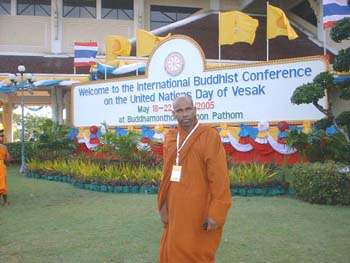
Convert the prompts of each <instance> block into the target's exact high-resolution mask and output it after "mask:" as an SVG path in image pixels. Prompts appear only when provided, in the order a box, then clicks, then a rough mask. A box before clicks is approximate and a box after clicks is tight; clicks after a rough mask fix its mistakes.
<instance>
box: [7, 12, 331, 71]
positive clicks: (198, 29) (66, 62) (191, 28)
mask: <svg viewBox="0 0 350 263" xmlns="http://www.w3.org/2000/svg"><path fill="white" fill-rule="evenodd" d="M255 18H257V19H258V20H259V27H258V29H257V32H256V37H255V42H254V43H253V45H249V44H247V43H236V44H234V45H224V46H222V47H221V59H223V60H243V61H265V60H266V46H267V43H266V37H265V36H266V26H265V25H266V17H264V16H257V17H255ZM294 29H295V31H296V32H297V34H298V35H299V37H298V38H297V39H295V40H291V41H290V40H288V38H287V37H285V36H280V37H277V38H275V39H271V40H269V59H270V60H274V59H284V58H295V57H305V56H313V55H322V54H323V47H322V46H319V45H317V44H316V43H315V42H313V41H312V40H311V39H310V38H309V37H308V35H306V34H305V33H304V32H302V31H301V30H299V29H298V28H295V27H294ZM168 33H171V34H172V35H175V34H180V35H186V36H189V37H191V38H193V39H194V40H195V41H197V42H198V44H199V45H200V46H201V48H202V49H203V51H204V54H205V56H206V58H207V59H218V58H219V55H218V54H219V50H218V15H217V14H209V15H208V16H205V17H202V18H200V19H198V20H195V21H192V22H190V23H188V24H185V25H181V26H179V27H176V28H172V29H169V30H168V31H166V32H163V33H162V36H165V35H167V34H168ZM135 54H136V52H135V43H134V45H133V48H132V51H131V55H133V56H134V55H135ZM329 55H330V57H331V62H332V60H333V54H331V53H330V54H329ZM0 61H1V63H0V72H1V73H8V72H16V71H17V66H18V65H20V64H24V65H25V66H26V68H27V72H31V73H47V74H73V73H74V68H73V57H45V56H20V55H11V56H10V55H2V56H0ZM88 72H89V67H84V68H77V69H76V73H77V74H85V73H88Z"/></svg>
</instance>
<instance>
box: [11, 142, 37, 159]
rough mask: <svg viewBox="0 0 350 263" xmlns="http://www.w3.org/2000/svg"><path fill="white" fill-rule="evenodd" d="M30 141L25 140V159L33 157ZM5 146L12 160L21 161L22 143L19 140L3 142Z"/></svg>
mask: <svg viewBox="0 0 350 263" xmlns="http://www.w3.org/2000/svg"><path fill="white" fill-rule="evenodd" d="M32 144H33V143H32V142H25V144H24V153H25V159H26V160H29V159H32V158H33V155H34V153H33V146H32ZM5 145H6V147H7V150H8V151H9V153H10V154H11V156H12V158H13V161H14V162H16V163H17V162H20V161H21V154H22V144H21V142H11V143H6V144H5Z"/></svg>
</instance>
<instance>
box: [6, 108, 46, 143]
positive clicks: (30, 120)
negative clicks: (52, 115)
mask: <svg viewBox="0 0 350 263" xmlns="http://www.w3.org/2000/svg"><path fill="white" fill-rule="evenodd" d="M21 120H22V116H21V114H16V113H14V114H13V122H14V124H15V125H16V128H17V130H16V131H15V132H14V136H13V137H14V141H20V140H21V129H22V124H21ZM47 120H49V118H47V117H42V116H36V115H33V114H30V113H27V114H26V115H24V128H25V129H24V139H25V140H26V141H28V140H29V137H30V135H31V134H33V133H38V131H39V127H40V126H41V125H42V124H44V123H45V122H46V121H47Z"/></svg>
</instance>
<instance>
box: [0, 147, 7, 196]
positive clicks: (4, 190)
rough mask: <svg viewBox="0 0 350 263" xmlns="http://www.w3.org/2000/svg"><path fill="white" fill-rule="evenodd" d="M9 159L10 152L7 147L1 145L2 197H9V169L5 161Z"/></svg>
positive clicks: (0, 187)
mask: <svg viewBox="0 0 350 263" xmlns="http://www.w3.org/2000/svg"><path fill="white" fill-rule="evenodd" d="M7 159H8V152H7V149H6V148H5V146H3V145H0V195H7V183H6V175H7V169H6V165H5V160H7Z"/></svg>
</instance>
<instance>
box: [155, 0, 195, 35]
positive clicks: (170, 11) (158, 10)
mask: <svg viewBox="0 0 350 263" xmlns="http://www.w3.org/2000/svg"><path fill="white" fill-rule="evenodd" d="M198 10H200V8H194V7H193V8H192V7H177V6H159V5H152V6H151V30H153V29H156V28H159V27H162V26H166V25H169V24H171V23H174V22H176V21H179V20H182V19H184V18H186V17H189V16H190V15H192V14H193V13H195V12H197V11H198Z"/></svg>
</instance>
